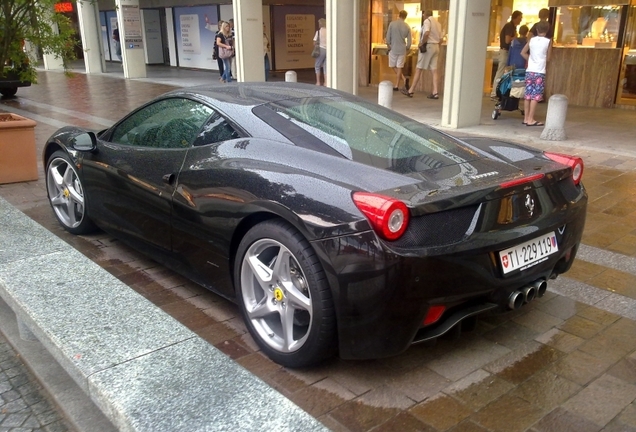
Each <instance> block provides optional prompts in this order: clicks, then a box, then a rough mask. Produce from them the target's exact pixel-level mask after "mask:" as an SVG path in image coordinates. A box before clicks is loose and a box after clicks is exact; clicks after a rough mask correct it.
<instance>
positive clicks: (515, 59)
mask: <svg viewBox="0 0 636 432" xmlns="http://www.w3.org/2000/svg"><path fill="white" fill-rule="evenodd" d="M527 34H528V26H527V25H522V26H521V27H519V37H517V38H514V39H513V40H512V42H510V50H508V64H507V66H514V67H515V69H525V68H526V59H524V58H523V57H522V56H521V50H522V49H523V47H524V46H526V42H527V39H526V36H527Z"/></svg>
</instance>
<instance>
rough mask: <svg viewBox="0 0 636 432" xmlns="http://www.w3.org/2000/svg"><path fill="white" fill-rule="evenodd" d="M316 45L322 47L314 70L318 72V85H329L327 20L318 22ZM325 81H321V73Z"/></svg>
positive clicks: (315, 37) (315, 36) (321, 19)
mask: <svg viewBox="0 0 636 432" xmlns="http://www.w3.org/2000/svg"><path fill="white" fill-rule="evenodd" d="M314 45H318V46H320V55H319V56H318V57H316V62H315V63H314V70H315V71H316V85H318V86H319V85H325V86H326V85H327V20H326V19H324V18H320V19H319V20H318V30H317V31H316V34H315V35H314ZM321 72H322V74H323V79H322V81H321V79H320V73H321Z"/></svg>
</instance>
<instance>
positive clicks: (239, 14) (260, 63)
mask: <svg viewBox="0 0 636 432" xmlns="http://www.w3.org/2000/svg"><path fill="white" fill-rule="evenodd" d="M232 5H233V7H234V11H233V12H234V32H235V39H234V46H235V49H236V69H237V70H236V71H232V72H233V73H235V74H236V79H237V80H238V81H240V82H245V81H260V82H264V81H265V53H264V52H263V2H262V0H234V1H233V2H232Z"/></svg>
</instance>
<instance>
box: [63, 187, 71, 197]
mask: <svg viewBox="0 0 636 432" xmlns="http://www.w3.org/2000/svg"><path fill="white" fill-rule="evenodd" d="M63 193H64V197H65V198H68V197H70V196H71V193H70V192H69V191H68V189H67V188H64V192H63Z"/></svg>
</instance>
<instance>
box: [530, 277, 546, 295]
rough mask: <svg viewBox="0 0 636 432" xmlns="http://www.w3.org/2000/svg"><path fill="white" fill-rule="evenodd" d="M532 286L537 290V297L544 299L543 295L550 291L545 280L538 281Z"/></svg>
mask: <svg viewBox="0 0 636 432" xmlns="http://www.w3.org/2000/svg"><path fill="white" fill-rule="evenodd" d="M532 285H533V286H534V287H535V288H536V289H537V297H543V294H545V292H546V290H547V289H548V283H547V282H546V281H545V279H539V280H536V281H534V283H533V284H532Z"/></svg>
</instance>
